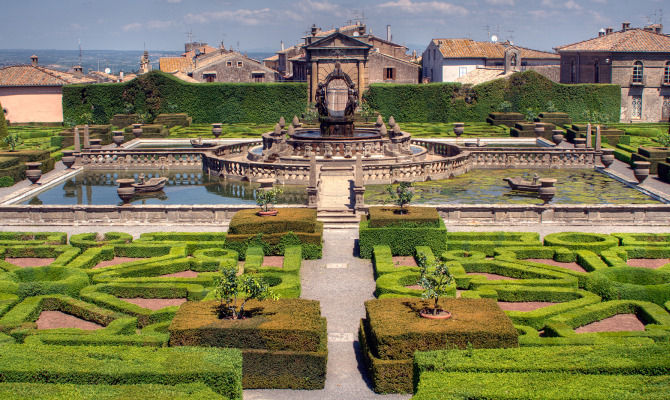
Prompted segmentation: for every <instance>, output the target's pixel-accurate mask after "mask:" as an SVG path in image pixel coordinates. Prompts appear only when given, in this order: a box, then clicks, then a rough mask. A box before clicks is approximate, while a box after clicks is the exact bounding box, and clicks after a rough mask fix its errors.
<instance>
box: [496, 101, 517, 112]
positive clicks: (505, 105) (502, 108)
mask: <svg viewBox="0 0 670 400" xmlns="http://www.w3.org/2000/svg"><path fill="white" fill-rule="evenodd" d="M513 110H514V106H513V105H512V103H510V102H509V101H507V100H505V101H502V102H500V104H498V106H497V107H496V111H497V112H503V113H508V112H512V111H513Z"/></svg>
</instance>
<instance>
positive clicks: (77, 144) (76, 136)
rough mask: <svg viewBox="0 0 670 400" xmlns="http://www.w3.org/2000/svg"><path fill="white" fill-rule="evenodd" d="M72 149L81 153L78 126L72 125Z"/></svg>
mask: <svg viewBox="0 0 670 400" xmlns="http://www.w3.org/2000/svg"><path fill="white" fill-rule="evenodd" d="M74 151H75V152H77V153H81V141H80V139H79V128H77V127H76V126H75V127H74Z"/></svg>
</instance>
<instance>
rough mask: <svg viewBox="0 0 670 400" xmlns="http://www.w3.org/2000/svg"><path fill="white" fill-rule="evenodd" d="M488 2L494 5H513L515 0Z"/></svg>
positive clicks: (491, 0) (487, 1)
mask: <svg viewBox="0 0 670 400" xmlns="http://www.w3.org/2000/svg"><path fill="white" fill-rule="evenodd" d="M486 3H488V4H491V5H494V6H513V5H514V3H515V0H486Z"/></svg>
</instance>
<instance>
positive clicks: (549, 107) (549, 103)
mask: <svg viewBox="0 0 670 400" xmlns="http://www.w3.org/2000/svg"><path fill="white" fill-rule="evenodd" d="M545 108H546V109H547V112H550V113H554V112H558V108H556V106H555V105H554V102H553V101H551V100H549V101H547V106H546V107H545Z"/></svg>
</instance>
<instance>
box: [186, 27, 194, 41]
mask: <svg viewBox="0 0 670 400" xmlns="http://www.w3.org/2000/svg"><path fill="white" fill-rule="evenodd" d="M186 37H188V42H189V43H193V29H189V31H188V32H186Z"/></svg>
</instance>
